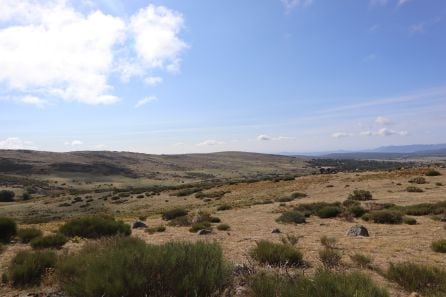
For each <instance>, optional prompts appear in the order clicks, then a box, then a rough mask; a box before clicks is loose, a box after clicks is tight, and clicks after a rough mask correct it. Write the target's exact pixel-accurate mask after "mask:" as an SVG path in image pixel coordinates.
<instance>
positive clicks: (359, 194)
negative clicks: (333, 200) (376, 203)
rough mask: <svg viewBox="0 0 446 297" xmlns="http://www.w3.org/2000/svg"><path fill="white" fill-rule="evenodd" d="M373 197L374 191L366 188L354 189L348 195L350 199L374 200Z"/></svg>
mask: <svg viewBox="0 0 446 297" xmlns="http://www.w3.org/2000/svg"><path fill="white" fill-rule="evenodd" d="M372 198H373V196H372V193H370V191H366V190H354V191H353V193H351V194H350V195H349V196H348V199H350V200H355V201H366V200H372Z"/></svg>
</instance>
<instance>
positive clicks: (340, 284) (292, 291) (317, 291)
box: [249, 270, 389, 297]
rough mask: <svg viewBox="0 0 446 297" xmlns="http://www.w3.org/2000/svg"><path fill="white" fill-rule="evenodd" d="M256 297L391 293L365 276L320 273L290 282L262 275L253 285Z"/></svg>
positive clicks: (366, 296)
mask: <svg viewBox="0 0 446 297" xmlns="http://www.w3.org/2000/svg"><path fill="white" fill-rule="evenodd" d="M249 284H250V289H251V292H252V296H254V297H389V293H388V292H387V291H386V290H385V289H384V288H380V287H379V286H377V285H376V284H375V283H374V282H373V281H372V280H371V279H370V278H369V277H368V276H366V275H364V274H361V273H357V272H354V273H334V272H330V271H324V270H321V271H318V272H316V274H315V275H314V277H312V278H309V277H304V276H300V275H299V276H297V277H295V278H289V277H286V276H282V275H279V274H277V273H276V274H268V273H258V274H256V275H254V276H253V277H252V278H251V280H250V282H249Z"/></svg>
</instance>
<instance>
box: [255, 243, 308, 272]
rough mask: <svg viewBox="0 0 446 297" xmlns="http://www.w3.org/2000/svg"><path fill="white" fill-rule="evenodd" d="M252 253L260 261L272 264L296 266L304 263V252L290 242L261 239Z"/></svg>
mask: <svg viewBox="0 0 446 297" xmlns="http://www.w3.org/2000/svg"><path fill="white" fill-rule="evenodd" d="M250 255H251V257H252V258H253V259H254V260H256V261H258V262H259V263H261V264H267V265H271V266H294V267H295V266H301V265H302V264H303V259H302V258H303V256H302V253H301V252H300V251H299V250H298V249H297V248H296V247H294V246H292V245H290V244H283V243H273V242H269V241H266V240H261V241H259V242H257V244H256V246H255V247H254V248H253V249H252V250H251V251H250Z"/></svg>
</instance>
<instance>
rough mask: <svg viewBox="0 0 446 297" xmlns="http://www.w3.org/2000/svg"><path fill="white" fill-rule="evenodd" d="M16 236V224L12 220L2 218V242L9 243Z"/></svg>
mask: <svg viewBox="0 0 446 297" xmlns="http://www.w3.org/2000/svg"><path fill="white" fill-rule="evenodd" d="M16 234H17V224H16V222H15V221H14V220H13V219H10V218H0V242H3V243H8V242H9V241H11V238H12V237H14V236H15V235H16Z"/></svg>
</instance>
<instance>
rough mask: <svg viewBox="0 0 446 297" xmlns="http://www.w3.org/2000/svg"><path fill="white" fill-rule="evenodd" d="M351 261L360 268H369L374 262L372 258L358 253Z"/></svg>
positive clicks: (351, 257)
mask: <svg viewBox="0 0 446 297" xmlns="http://www.w3.org/2000/svg"><path fill="white" fill-rule="evenodd" d="M350 259H351V260H352V262H353V264H354V265H355V266H356V267H358V268H369V267H370V265H371V264H372V262H373V259H372V257H370V256H367V255H364V254H360V253H356V254H354V255H352V256H350Z"/></svg>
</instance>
